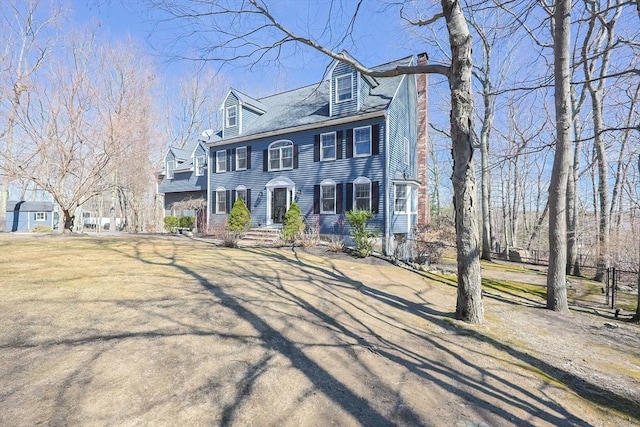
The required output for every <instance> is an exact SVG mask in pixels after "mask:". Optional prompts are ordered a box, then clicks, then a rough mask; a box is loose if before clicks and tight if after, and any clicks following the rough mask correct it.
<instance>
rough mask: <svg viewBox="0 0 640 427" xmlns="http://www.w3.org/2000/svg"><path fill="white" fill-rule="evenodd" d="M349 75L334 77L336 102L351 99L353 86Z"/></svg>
mask: <svg viewBox="0 0 640 427" xmlns="http://www.w3.org/2000/svg"><path fill="white" fill-rule="evenodd" d="M352 80H353V78H352V76H351V74H345V75H343V76H339V77H336V102H343V101H350V100H351V99H353V85H352Z"/></svg>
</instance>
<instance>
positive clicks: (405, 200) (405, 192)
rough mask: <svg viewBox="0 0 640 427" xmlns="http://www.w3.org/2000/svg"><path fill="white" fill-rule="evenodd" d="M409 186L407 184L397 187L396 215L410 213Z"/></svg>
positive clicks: (397, 185)
mask: <svg viewBox="0 0 640 427" xmlns="http://www.w3.org/2000/svg"><path fill="white" fill-rule="evenodd" d="M409 208H410V205H409V186H408V185H406V184H396V185H395V202H394V211H395V213H409Z"/></svg>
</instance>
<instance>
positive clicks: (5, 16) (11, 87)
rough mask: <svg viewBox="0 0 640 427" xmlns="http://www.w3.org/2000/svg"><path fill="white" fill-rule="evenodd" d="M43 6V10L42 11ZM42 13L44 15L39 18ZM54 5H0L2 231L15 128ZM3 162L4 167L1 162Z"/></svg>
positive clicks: (45, 46)
mask: <svg viewBox="0 0 640 427" xmlns="http://www.w3.org/2000/svg"><path fill="white" fill-rule="evenodd" d="M45 9H46V12H45ZM42 14H45V16H44V17H41V15H42ZM60 14H61V12H60V9H58V8H57V7H55V6H54V7H51V8H46V7H43V6H41V2H40V1H39V0H33V1H28V2H24V1H14V0H10V1H9V0H8V1H6V2H3V3H2V5H0V22H2V25H1V26H0V28H2V35H3V38H4V44H5V52H4V55H3V56H2V58H1V62H0V63H1V64H2V70H3V72H2V78H1V80H2V83H0V86H2V88H1V89H2V90H1V91H0V93H2V94H3V96H2V98H3V101H6V103H5V102H3V104H4V105H3V106H2V110H1V113H2V122H1V123H2V125H0V139H3V140H4V147H1V146H0V148H1V150H2V152H1V153H0V232H2V231H5V226H6V222H7V221H6V211H7V199H8V195H9V185H10V183H11V180H12V178H13V177H12V176H11V174H10V173H9V169H10V165H11V164H12V162H13V161H14V158H13V154H14V139H15V127H16V121H17V120H18V117H17V116H18V113H19V109H20V108H21V103H22V101H23V98H24V96H25V94H26V93H27V92H28V91H29V89H30V88H31V86H32V84H33V83H32V82H33V78H34V75H35V74H36V72H37V71H38V69H39V68H40V67H41V66H42V65H43V64H44V63H45V60H46V59H47V57H48V56H49V53H50V51H51V48H52V47H53V45H54V43H55V41H56V37H55V35H54V34H53V35H52V34H50V33H48V31H49V30H50V29H52V28H53V27H54V26H55V24H56V22H57V20H58V18H59V17H60ZM3 164H4V165H5V167H4V168H3V167H2V165H3Z"/></svg>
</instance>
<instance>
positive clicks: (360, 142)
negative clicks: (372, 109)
mask: <svg viewBox="0 0 640 427" xmlns="http://www.w3.org/2000/svg"><path fill="white" fill-rule="evenodd" d="M353 153H354V157H361V156H370V155H371V126H364V127H361V128H355V129H354V130H353Z"/></svg>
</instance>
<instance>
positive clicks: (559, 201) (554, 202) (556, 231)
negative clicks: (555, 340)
mask: <svg viewBox="0 0 640 427" xmlns="http://www.w3.org/2000/svg"><path fill="white" fill-rule="evenodd" d="M553 17H554V24H553V39H554V45H553V54H554V80H555V111H556V132H557V139H556V151H555V155H554V159H553V168H552V170H551V185H550V186H549V271H548V273H547V308H548V309H551V310H556V311H568V310H569V306H568V304H567V275H566V264H567V213H566V205H567V181H568V175H569V167H570V165H571V128H572V125H571V123H572V121H573V119H572V114H571V70H570V59H571V58H570V55H569V52H570V49H569V47H570V35H571V0H557V1H556V3H555V10H554V12H553Z"/></svg>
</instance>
